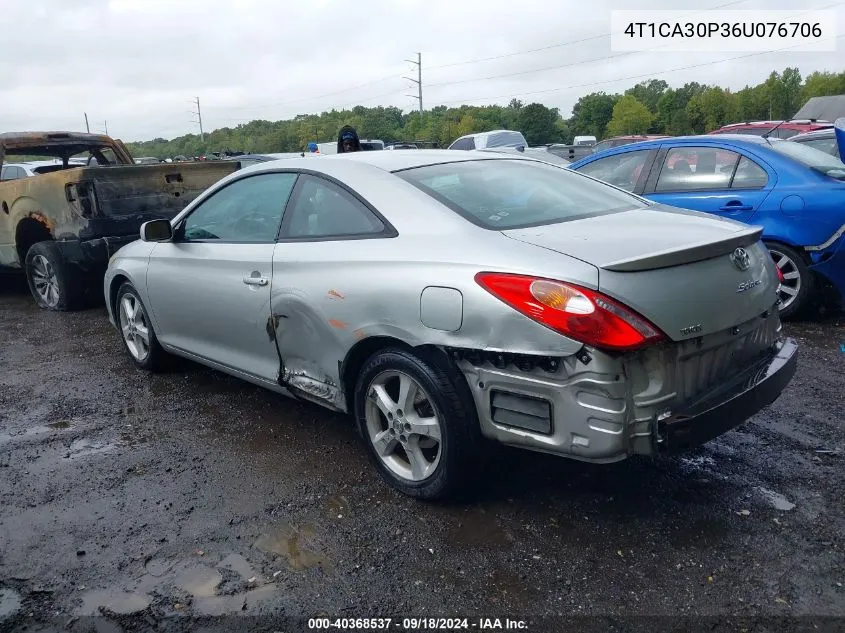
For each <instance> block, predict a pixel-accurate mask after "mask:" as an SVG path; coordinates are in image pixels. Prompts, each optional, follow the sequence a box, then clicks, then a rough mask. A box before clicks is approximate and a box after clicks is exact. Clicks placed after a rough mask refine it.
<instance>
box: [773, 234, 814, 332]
mask: <svg viewBox="0 0 845 633" xmlns="http://www.w3.org/2000/svg"><path fill="white" fill-rule="evenodd" d="M766 247H767V248H768V249H769V253H771V255H772V259H774V260H775V266H777V267H778V269H779V270H780V272H781V274H782V275H783V279H782V280H781V281H780V284H779V285H778V307H779V309H780V310H779V311H780V316H781V318H782V319H790V318H794V317H798V316H800V315H801V314H802V313H804V312H806V310H807V307H808V306H809V303H810V300H811V299H812V298H813V295H814V294H815V278H814V277H813V272H812V271H811V270H810V268H809V267H808V266H807V262H806V260H805V259H804V256H803V255H802V254H801V253H799V252H797V251H796V250H795V249H792V248H790V247H788V246H786V245H784V244H778V243H776V242H769V243H768V244H766Z"/></svg>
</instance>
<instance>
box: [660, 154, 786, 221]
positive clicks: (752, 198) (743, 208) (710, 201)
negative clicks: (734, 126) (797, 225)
mask: <svg viewBox="0 0 845 633" xmlns="http://www.w3.org/2000/svg"><path fill="white" fill-rule="evenodd" d="M776 182H777V177H776V175H775V172H774V171H773V170H771V168H770V167H768V166H765V164H764V163H763V162H762V161H759V160H756V159H753V158H751V157H750V156H748V155H746V154H743V153H741V152H740V151H738V150H734V149H728V148H726V147H718V146H691V145H682V146H677V147H668V148H665V149H663V150H661V152H660V155H659V156H658V158H657V163H656V164H655V168H654V169H652V172H651V175H650V176H649V179H648V182H647V183H646V188H645V191H644V193H643V195H645V196H646V197H647V198H650V199H652V200H654V201H655V202H661V203H663V204H668V205H671V206H674V207H681V208H684V209H693V210H695V211H704V212H706V213H712V214H715V215H720V216H722V217H726V218H730V219H732V220H737V221H740V222H748V221H749V220H750V219H751V216H752V215H754V212H755V211H756V210H757V209H758V208H759V207H760V204H761V203H762V202H763V200H765V199H766V196H768V195H769V193H770V192H771V190H772V188H773V187H774V185H775V183H776Z"/></svg>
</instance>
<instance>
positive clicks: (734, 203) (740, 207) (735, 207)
mask: <svg viewBox="0 0 845 633" xmlns="http://www.w3.org/2000/svg"><path fill="white" fill-rule="evenodd" d="M719 209H720V210H721V211H753V210H754V207H753V206H751V205H750V204H742V202H740V201H739V200H731V201H730V202H728V203H727V204H723V205H722V206H721V207H719Z"/></svg>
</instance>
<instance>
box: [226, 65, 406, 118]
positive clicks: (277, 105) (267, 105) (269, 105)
mask: <svg viewBox="0 0 845 633" xmlns="http://www.w3.org/2000/svg"><path fill="white" fill-rule="evenodd" d="M397 74H398V73H394V74H392V75H389V76H387V77H382V78H381V79H375V80H373V81H368V82H367V83H365V84H359V85H357V86H351V87H349V88H343V89H341V90H335V91H334V92H326V93H324V94H321V95H314V96H313V97H301V98H299V99H293V100H291V101H284V102H282V103H264V104H256V105H248V106H216V107H214V109H218V110H249V109H254V108H281V107H284V106H288V105H293V104H295V103H302V102H303V101H316V100H317V99H323V98H325V97H333V96H335V95H339V94H343V93H344V92H352V91H353V90H358V89H360V88H366V87H368V86H374V85H376V84H380V83H383V82H385V81H387V80H388V79H397ZM391 94H393V93H391Z"/></svg>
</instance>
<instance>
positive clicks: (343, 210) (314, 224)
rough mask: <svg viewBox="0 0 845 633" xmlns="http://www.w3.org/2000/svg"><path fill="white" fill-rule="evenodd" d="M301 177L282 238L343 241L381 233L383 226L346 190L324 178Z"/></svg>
mask: <svg viewBox="0 0 845 633" xmlns="http://www.w3.org/2000/svg"><path fill="white" fill-rule="evenodd" d="M302 178H303V180H302V185H301V187H299V188H298V190H297V192H296V195H295V196H294V199H293V201H292V204H291V206H289V207H288V210H287V212H286V213H285V222H284V226H283V228H282V236H283V237H287V238H306V239H307V238H329V237H337V238H338V239H343V238H344V237H353V236H359V235H374V234H378V233H381V232H382V231H383V230H384V228H385V226H384V223H383V222H382V221H381V220H379V219H378V218H377V217H376V216H375V215H374V214H373V213H372V212H371V211H370V210H369V209H368V208H367V207H365V206H364V205H363V204H362V203H361V202H359V201H358V200H357V199H355V197H354V196H352V195H351V194H350V193H349V192H348V191H345V190H344V189H342V188H340V187H338V186H337V185H335V184H334V183H332V182H329V181H328V180H325V179H323V178H315V177H313V176H303V177H302Z"/></svg>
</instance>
